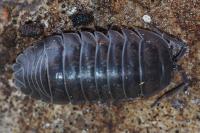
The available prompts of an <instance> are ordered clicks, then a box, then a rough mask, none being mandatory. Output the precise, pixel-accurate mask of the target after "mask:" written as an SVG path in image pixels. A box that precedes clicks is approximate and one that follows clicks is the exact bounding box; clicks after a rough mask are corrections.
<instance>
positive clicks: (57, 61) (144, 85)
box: [13, 27, 188, 104]
mask: <svg viewBox="0 0 200 133" xmlns="http://www.w3.org/2000/svg"><path fill="white" fill-rule="evenodd" d="M186 49H187V46H186V44H185V43H184V42H183V41H182V40H180V39H178V38H176V37H174V36H172V35H169V34H167V33H164V32H161V31H160V30H158V29H157V28H151V30H149V29H143V28H137V27H135V28H131V29H130V28H121V30H120V31H119V30H114V29H110V30H108V31H107V32H106V33H103V32H101V31H93V32H92V31H79V32H71V33H62V34H60V35H52V36H49V37H47V38H45V39H43V40H40V41H38V42H37V43H36V44H35V45H34V46H31V47H28V48H27V49H26V50H25V51H24V52H23V53H22V54H20V55H19V56H18V57H17V59H16V63H15V64H14V65H13V70H14V74H13V75H14V78H13V79H14V83H15V84H16V86H17V88H19V89H20V90H21V91H22V92H23V93H25V94H27V95H30V96H31V97H33V98H36V99H40V100H42V101H45V102H52V103H57V104H64V103H74V104H76V103H82V102H96V101H102V102H106V101H110V100H111V101H112V100H113V101H118V100H124V99H134V98H137V97H148V96H151V95H154V94H156V93H157V92H159V91H161V90H163V89H164V88H165V87H166V86H167V85H169V84H170V82H171V79H172V77H173V75H174V73H175V71H178V72H179V73H180V74H181V77H182V82H181V83H180V84H178V85H177V86H176V87H174V88H173V89H171V90H170V91H168V92H166V93H165V94H164V95H162V96H161V97H159V98H158V100H159V99H162V98H163V97H166V96H168V95H169V94H171V93H172V92H173V93H174V92H176V91H177V90H179V89H180V88H186V87H187V86H188V79H187V76H186V74H185V72H184V71H183V70H182V68H181V67H180V66H179V65H178V64H177V61H178V60H180V58H181V57H182V56H183V55H184V53H185V51H186Z"/></svg>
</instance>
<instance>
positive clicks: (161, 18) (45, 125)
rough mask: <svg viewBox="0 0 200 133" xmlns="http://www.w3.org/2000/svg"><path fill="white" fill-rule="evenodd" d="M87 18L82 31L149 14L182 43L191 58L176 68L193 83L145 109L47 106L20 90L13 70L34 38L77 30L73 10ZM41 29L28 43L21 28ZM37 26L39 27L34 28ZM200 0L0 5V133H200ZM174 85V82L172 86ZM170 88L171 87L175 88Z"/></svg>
mask: <svg viewBox="0 0 200 133" xmlns="http://www.w3.org/2000/svg"><path fill="white" fill-rule="evenodd" d="M78 10H80V11H85V12H92V14H93V15H94V21H93V22H91V23H90V24H88V25H87V27H94V26H96V25H98V26H102V27H106V26H107V25H110V24H117V25H126V26H140V27H144V26H145V25H144V23H143V21H142V16H143V15H144V14H147V15H149V16H151V18H152V21H153V22H154V23H155V25H156V26H157V27H158V28H160V29H161V30H163V31H165V32H168V33H171V34H173V35H175V36H178V37H180V38H182V39H184V40H185V41H186V42H187V43H188V46H189V53H188V54H187V55H186V56H185V58H184V59H183V60H181V61H180V64H182V66H183V67H184V69H185V71H186V72H187V74H188V75H189V77H190V80H191V85H190V87H189V90H188V91H187V93H184V92H180V93H179V94H177V95H174V96H173V97H171V98H169V99H167V100H164V101H162V103H161V104H160V106H158V107H155V108H150V104H151V103H152V102H153V101H154V100H155V98H156V97H157V96H159V95H160V94H161V93H162V92H161V93H160V94H158V95H156V96H154V97H151V98H149V99H146V100H136V101H130V102H123V103H118V104H114V105H113V104H109V105H106V104H86V105H65V106H60V105H52V104H46V103H43V102H41V101H35V100H33V99H31V98H30V97H28V96H25V95H23V94H22V93H21V92H19V91H17V90H16V89H15V88H14V86H13V83H12V80H11V78H12V69H11V65H12V63H13V62H14V61H15V58H16V56H17V55H18V54H19V53H20V52H22V51H23V49H25V48H27V47H28V46H30V45H32V43H34V42H35V41H36V40H38V39H41V38H44V37H45V36H47V35H50V34H52V33H59V32H60V31H64V30H77V29H79V28H80V27H73V25H72V22H71V20H70V17H69V16H71V15H72V14H73V13H75V12H76V11H78ZM28 21H32V22H37V23H39V24H42V25H43V26H42V27H43V29H36V36H34V37H25V36H23V34H22V32H20V31H21V26H23V25H24V24H25V23H26V22H28ZM36 27H38V25H36ZM199 66H200V1H199V0H144V1H139V0H0V132H2V133H8V132H9V133H10V132H14V133H15V132H16V133H25V132H26V133H27V132H28V133H35V132H48V133H49V132H58V133H62V132H67V133H70V132H73V133H75V132H82V133H86V132H91V133H93V132H97V133H99V132H105V133H107V132H110V133H112V132H113V133H114V132H117V133H118V132H124V133H129V132H130V133H133V132H148V133H149V132H150V133H152V132H155V133H156V132H175V133H179V132H181V133H184V132H185V133H188V132H200V82H199V80H200V70H199ZM176 82H178V81H176ZM174 85H175V82H172V84H171V85H170V87H172V86H174Z"/></svg>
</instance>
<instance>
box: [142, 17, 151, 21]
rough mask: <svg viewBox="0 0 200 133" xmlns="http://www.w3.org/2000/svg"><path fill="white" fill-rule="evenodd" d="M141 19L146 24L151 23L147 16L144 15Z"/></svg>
mask: <svg viewBox="0 0 200 133" xmlns="http://www.w3.org/2000/svg"><path fill="white" fill-rule="evenodd" d="M142 19H143V20H144V22H146V23H151V17H150V16H149V15H144V16H143V17H142Z"/></svg>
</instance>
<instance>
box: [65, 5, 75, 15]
mask: <svg viewBox="0 0 200 133" xmlns="http://www.w3.org/2000/svg"><path fill="white" fill-rule="evenodd" d="M76 11H77V7H72V8H71V9H69V10H68V11H67V13H68V14H69V15H72V14H74V13H75V12H76Z"/></svg>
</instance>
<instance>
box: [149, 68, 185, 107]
mask: <svg viewBox="0 0 200 133" xmlns="http://www.w3.org/2000/svg"><path fill="white" fill-rule="evenodd" d="M176 70H177V71H178V72H179V73H180V76H181V78H182V82H181V83H180V84H178V85H177V86H175V87H174V88H172V89H170V90H169V91H167V92H165V93H164V94H163V95H161V96H160V97H158V98H157V99H156V101H155V102H154V103H153V104H152V105H151V107H154V106H156V105H158V104H159V103H160V101H161V100H162V99H164V98H168V97H171V96H173V95H174V94H177V92H179V91H180V90H187V88H188V86H189V79H188V77H187V75H186V73H185V72H184V70H183V68H182V67H181V66H179V65H177V68H176Z"/></svg>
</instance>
